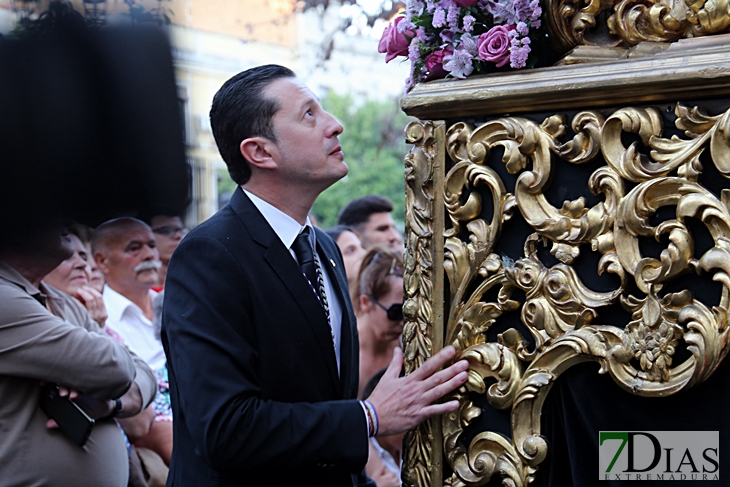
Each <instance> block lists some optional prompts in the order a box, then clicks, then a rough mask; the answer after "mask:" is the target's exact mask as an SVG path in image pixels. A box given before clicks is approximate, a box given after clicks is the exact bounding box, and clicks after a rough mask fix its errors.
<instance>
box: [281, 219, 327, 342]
mask: <svg viewBox="0 0 730 487" xmlns="http://www.w3.org/2000/svg"><path fill="white" fill-rule="evenodd" d="M311 231H312V230H311V227H310V226H305V227H304V230H302V232H301V233H300V234H299V235H297V238H296V239H295V240H294V243H293V244H292V246H291V248H292V250H293V251H294V254H295V255H296V256H297V260H298V261H299V268H300V269H301V270H302V273H303V274H304V275H305V276H306V278H307V280H308V281H309V285H310V286H311V287H312V290H313V291H314V293H315V294H316V295H317V298H318V299H319V303H320V304H321V305H322V308H324V314H325V315H327V323H329V321H330V309H329V305H328V304H327V293H325V291H324V278H323V277H322V267H320V265H319V260H318V259H317V258H316V257H315V255H314V250H313V249H312V241H311V240H310V237H309V236H310V234H311ZM331 326H332V325H331V324H330V327H331ZM333 338H334V336H333Z"/></svg>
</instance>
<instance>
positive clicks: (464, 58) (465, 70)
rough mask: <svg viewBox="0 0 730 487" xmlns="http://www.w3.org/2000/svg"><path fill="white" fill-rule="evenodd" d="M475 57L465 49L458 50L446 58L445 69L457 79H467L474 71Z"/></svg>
mask: <svg viewBox="0 0 730 487" xmlns="http://www.w3.org/2000/svg"><path fill="white" fill-rule="evenodd" d="M472 58H473V56H472V55H471V54H469V53H468V52H466V51H464V50H463V49H456V50H454V53H453V54H451V55H450V56H446V57H445V58H444V60H445V61H447V62H446V63H444V69H445V70H446V71H448V72H450V73H451V75H452V76H454V77H455V78H462V79H463V78H466V77H467V76H469V75H470V74H471V73H472V72H473V71H474V66H473V65H472Z"/></svg>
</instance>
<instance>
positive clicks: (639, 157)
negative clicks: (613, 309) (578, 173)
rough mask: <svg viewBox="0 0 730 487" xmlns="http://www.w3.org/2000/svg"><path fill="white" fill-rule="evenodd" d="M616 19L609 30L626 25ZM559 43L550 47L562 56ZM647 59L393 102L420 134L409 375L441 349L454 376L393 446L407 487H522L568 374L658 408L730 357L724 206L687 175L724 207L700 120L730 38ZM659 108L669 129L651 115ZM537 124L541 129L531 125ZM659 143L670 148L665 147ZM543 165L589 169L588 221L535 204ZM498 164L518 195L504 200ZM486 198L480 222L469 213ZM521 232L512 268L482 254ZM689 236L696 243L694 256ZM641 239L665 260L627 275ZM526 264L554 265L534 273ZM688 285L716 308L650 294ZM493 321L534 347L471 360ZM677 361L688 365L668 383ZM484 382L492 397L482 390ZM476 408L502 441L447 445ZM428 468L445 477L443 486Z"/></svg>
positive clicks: (410, 181)
mask: <svg viewBox="0 0 730 487" xmlns="http://www.w3.org/2000/svg"><path fill="white" fill-rule="evenodd" d="M625 3H626V4H628V3H627V2H626V1H624V2H621V4H620V5H622V7H621V8H622V9H623V10H621V9H619V8H618V7H616V10H615V12H616V13H615V14H614V16H612V17H611V18H614V19H619V18H624V19H626V18H630V17H631V16H630V15H629V14H627V13H626V12H627V11H628V10H630V9H628V7H627V5H624V4H625ZM725 3H727V2H725ZM560 5H562V8H567V7H565V6H566V5H572V6H573V7H575V6H576V5H577V3H575V2H574V3H571V2H567V1H563V2H560ZM598 5H599V6H600V5H601V4H600V2H599V3H598ZM637 5H638V6H637ZM661 5H662V4H659V3H657V4H655V5H654V6H653V7H651V8H654V9H655V10H656V9H659V10H660V11H661V12H664V14H665V15H664V16H662V15H659V17H657V18H659V19H660V20H661V22H665V23H667V22H669V23H671V22H670V20H669V17H668V15H669V14H668V13H667V12H671V9H670V10H669V11H667V10H666V9H664V10H662V8H663V7H662V8H660V7H661ZM703 5H704V4H703ZM707 5H709V4H707ZM591 6H593V7H595V4H594V2H590V3H587V4H586V5H584V6H583V7H584V9H589V8H593V7H591ZM726 6H727V5H726ZM665 7H666V5H665ZM556 8H557V7H556ZM632 8H634V10H632V12H634V14H636V15H639V14H640V15H649V13H647V9H648V10H651V8H649V7H647V6H646V2H643V3H642V4H641V5H639V4H635V5H634V7H632ZM619 10H620V12H622V13H619ZM555 11H556V10H555V9H553V10H552V12H553V17H552V19H553V21H554V19H555V18H556V16H555V13H554V12H555ZM573 11H574V12H575V8H574V10H573ZM642 12H643V13H642ZM726 12H728V13H727V15H730V10H726ZM584 13H585V12H584ZM622 16H623V17H622ZM690 17H691V16H690ZM652 18H653V17H652ZM672 18H673V17H672ZM718 18H720V17H717V16H716V17H715V20H717V19H718ZM722 18H723V19H724V18H725V17H722ZM662 19H663V20H662ZM583 21H585V18H583ZM615 22H618V20H615ZM626 22H628V21H626ZM626 22H624V24H626ZM632 22H634V23H636V19H634V20H633V21H632ZM657 22H659V21H657ZM661 22H660V24H661ZM698 22H699V21H698ZM718 22H719V21H718ZM723 22H724V20H723ZM629 23H630V22H629ZM639 24H640V26H642V29H644V30H643V31H641V32H644V34H646V35H643V34H642V35H643V37H642V35H639V34H638V33H637V32H639V31H637V30H636V29H634V30H631V29H630V28H629V27H624V28H622V29H623V30H622V32H624V31H625V32H629V31H630V32H632V34H631V35H629V34H626V35H623V36H619V37H621V39H623V41H621V42H623V44H621V43H619V44H618V45H623V46H624V47H621V48H620V49H623V52H624V53H625V52H627V50H628V48H626V43H627V42H628V43H629V44H631V42H633V41H636V40H637V39H638V41H637V42H639V41H642V40H647V39H649V40H657V39H658V37H656V36H655V37H656V38H655V37H651V36H650V35H649V34H647V32H648V31H647V29H649V27H650V26H649V27H647V25H648V24H647V23H641V22H639ZM681 24H682V25H679V24H677V25H675V27H676V28H675V31H679V30H682V29H683V30H682V32H683V33H682V35H676V37H672V36H674V35H675V34H676V32H675V34H672V36H668V37H666V36H665V37H664V38H662V39H661V40H676V39H677V38H682V37H686V36H687V35H692V34H691V33H692V32H695V35H696V29H697V28H698V27H697V26H698V25H700V24H701V22H700V23H697V24H696V23H693V21H692V19H691V18H689V17H687V18H686V19H684V20H683V21H682V22H681ZM565 25H567V24H565ZM570 25H573V26H574V24H570ZM661 25H664V24H661ZM703 25H704V24H703ZM713 25H716V26H717V25H720V24H718V23H716V24H713ZM722 25H723V26H724V27H722V28H723V29H727V27H728V25H730V22H727V23H724V24H722ZM680 27H681V29H680ZM614 29H618V28H616V27H615V26H614ZM656 29H659V28H658V27H657V28H656ZM693 29H695V30H693ZM618 30H621V29H618ZM639 30H641V29H639ZM659 30H661V29H659ZM575 32H578V31H575ZM575 32H573V34H571V35H567V34H566V35H565V38H561V39H562V40H561V42H562V43H564V44H565V43H567V44H570V42H572V43H573V45H576V42H575V41H576V39H578V38H579V37H580V36H578V34H576V33H575ZM612 32H613V31H612ZM625 32H624V33H625ZM657 32H658V30H657ZM655 34H656V32H655ZM632 35H633V37H631V36H632ZM566 39H567V40H566ZM581 39H583V38H581ZM568 41H570V42H568ZM629 41H631V42H629ZM584 44H585V43H584ZM634 44H635V43H634ZM652 46H654V47H652ZM652 46H648V47H647V46H646V45H642V44H638V45H635V47H636V48H638V49H635V50H634V51H633V52H644V53H651V54H647V55H643V56H641V57H635V58H624V59H615V60H610V61H605V60H604V61H603V62H600V63H593V64H591V63H582V62H581V63H577V64H568V65H564V66H559V67H552V68H545V69H538V70H532V71H525V72H515V73H505V74H499V75H493V76H488V77H481V78H480V77H474V78H471V79H467V80H463V81H457V82H454V81H437V82H432V83H428V84H425V85H419V86H417V87H416V88H415V89H414V90H413V91H412V92H411V93H410V94H409V95H407V96H406V97H405V98H404V99H403V101H402V107H403V109H404V110H405V111H406V113H408V114H409V115H414V116H416V117H418V118H419V119H420V120H419V121H415V122H412V123H411V124H410V125H409V126H408V127H407V128H406V139H407V141H408V142H409V143H410V144H413V148H412V149H411V151H410V153H409V154H408V156H407V157H406V160H405V173H406V244H407V251H406V259H405V265H406V277H405V296H404V298H405V301H404V314H405V319H406V323H405V328H404V349H405V353H406V373H410V372H411V371H412V370H414V369H415V368H417V367H418V366H419V365H420V364H421V363H423V361H424V360H425V359H427V358H428V357H429V356H431V355H432V354H433V353H434V352H435V351H437V350H439V349H440V348H442V347H443V346H444V345H448V344H451V345H454V346H455V347H456V348H457V350H458V351H459V354H458V358H465V359H467V360H468V361H469V362H470V369H469V380H468V383H467V384H466V385H465V386H464V387H462V388H461V389H460V390H458V391H456V392H455V393H454V394H453V398H456V399H458V400H459V401H460V403H461V407H460V409H459V411H458V412H456V413H453V414H449V415H446V416H444V417H443V418H438V419H435V420H432V421H430V422H426V423H424V424H423V425H421V426H420V427H419V428H418V429H416V430H414V431H411V432H409V433H408V434H407V435H406V440H405V458H404V465H403V480H404V484H405V485H409V486H419V487H426V486H431V487H440V486H442V485H450V486H464V485H469V486H474V485H484V484H485V483H487V482H488V481H489V480H490V478H492V476H493V475H499V476H500V477H501V478H502V479H503V481H504V483H505V485H515V486H523V485H527V484H529V483H530V482H532V480H534V478H535V475H536V474H537V472H538V468H539V465H540V463H541V462H542V461H543V460H544V459H545V456H546V453H547V448H548V445H547V443H546V441H545V438H544V437H542V436H541V434H540V433H541V431H540V413H541V409H542V405H543V401H544V400H545V397H546V395H547V393H548V391H549V390H550V387H551V386H552V384H553V383H554V382H555V381H556V380H557V378H558V377H559V376H560V374H561V373H562V372H564V371H565V370H566V369H568V368H569V367H571V366H573V365H574V364H576V363H580V362H585V361H594V362H598V363H599V364H600V367H601V369H600V372H601V373H607V374H609V375H610V376H611V377H612V378H613V380H614V381H615V383H616V384H618V386H620V387H621V388H623V389H624V390H626V391H628V392H630V393H632V394H637V395H642V396H665V395H668V394H673V393H676V392H677V391H679V390H682V389H687V388H690V387H692V386H693V385H696V384H698V383H700V382H702V381H704V380H706V379H707V378H708V377H709V376H710V375H711V374H712V373H713V371H714V370H715V369H716V368H717V367H718V365H719V364H720V362H721V361H722V360H723V358H724V357H725V355H726V354H727V352H728V350H729V349H730V348H729V347H730V343H729V341H728V330H729V329H730V328H729V327H728V305H729V300H730V189H722V190H721V191H719V193H718V192H715V193H713V192H712V191H710V190H709V189H708V188H707V187H706V186H705V185H703V184H702V174H703V171H705V170H706V169H707V167H703V165H705V166H707V165H708V164H712V165H713V167H714V169H713V170H716V171H717V172H718V173H719V174H720V175H721V177H722V178H724V179H725V181H724V183H723V187H724V188H730V184H726V183H728V181H727V180H728V179H730V110H727V108H728V106H730V105H727V106H725V109H724V110H723V111H721V112H719V113H716V109H717V106H718V105H717V103H715V102H710V101H706V100H707V99H714V100H718V99H722V100H730V98H729V97H730V36H728V35H721V36H714V37H707V38H695V39H684V40H682V41H680V42H675V43H673V44H667V45H662V46H660V48H655V47H656V44H655V43H654V44H652ZM608 47H609V51H608V52H615V49H616V46H608ZM603 49H604V52H606V51H605V45H604V47H603ZM611 49H614V51H611ZM593 52H594V53H595V51H593ZM569 57H570V56H569ZM603 59H606V57H603ZM668 105H670V106H671V107H672V109H673V111H674V117H675V118H674V127H667V126H666V123H665V120H664V118H663V117H662V114H661V112H660V108H661V109H664V110H666V107H667V106H668ZM607 107H613V108H607ZM615 107H618V108H615ZM540 112H547V113H548V115H547V116H544V117H543V118H542V120H539V121H535V114H537V113H540ZM568 112H572V113H574V115H572V116H570V117H568V116H567V115H566V113H568ZM522 114H524V116H523V115H522ZM670 129H671V131H675V132H676V131H679V133H680V135H679V136H677V135H673V136H671V137H668V136H666V132H667V131H669V130H670ZM627 135H631V136H632V137H633V138H634V139H635V140H634V142H633V143H631V144H627V143H626V140H627ZM501 151H503V155H502V156H501V162H500V161H499V157H497V160H496V162H495V158H494V157H492V156H493V155H494V154H498V153H499V152H501ZM557 160H560V161H562V162H565V163H568V164H572V165H581V164H586V163H588V162H592V163H595V162H596V161H602V162H603V164H598V168H597V169H596V170H595V171H593V173H592V174H591V177H590V180H589V184H588V186H589V187H588V188H586V189H587V190H589V191H590V192H591V193H592V194H594V195H596V196H598V199H599V202H598V203H597V204H595V205H592V206H588V205H587V203H586V200H585V199H584V198H577V199H574V200H566V201H564V202H563V203H562V206H561V207H556V206H553V205H552V204H551V203H550V202H549V200H548V198H546V196H545V190H546V188H548V187H549V186H550V184H551V180H552V177H553V176H554V173H555V172H556V171H557V167H558V166H557V165H556V161H557ZM495 164H503V165H504V167H505V168H506V170H507V172H508V173H509V174H511V175H515V176H516V181H515V183H514V187H513V188H512V187H509V188H508V187H507V185H506V184H505V182H504V181H503V178H501V177H500V175H499V174H498V172H497V171H496V170H495V168H496V166H495ZM564 166H565V165H564V164H563V166H562V167H564ZM485 194H486V195H488V197H489V198H490V200H491V201H490V202H489V203H490V206H491V208H492V209H493V211H492V215H491V217H485V212H484V211H483V210H484V206H485V201H484V198H485V196H483V195H485ZM662 207H672V208H674V216H673V218H669V219H665V220H664V221H662V222H660V223H654V221H653V220H652V218H653V217H654V215H655V214H656V212H657V211H659V209H660V208H662ZM518 212H519V214H520V215H521V217H522V218H524V220H525V221H526V222H527V224H528V225H529V226H530V227H531V229H532V231H533V233H532V234H531V235H530V236H529V237H528V238H527V239H526V241H525V242H524V255H523V257H522V258H520V259H518V260H515V261H511V260H510V259H507V258H505V257H504V256H503V255H499V254H497V253H495V252H494V248H495V244H496V243H497V242H498V240H499V239H500V237H501V236H502V234H503V232H504V231H505V229H507V228H509V220H510V218H511V217H512V216H513V215H516V214H517V213H518ZM690 219H693V220H697V221H699V222H701V223H702V224H703V225H704V227H705V228H706V230H707V232H709V234H710V235H711V237H712V242H713V244H712V246H711V248H709V249H708V250H706V251H703V252H701V253H700V254H698V252H697V251H696V249H695V237H694V236H693V232H692V230H691V228H690V227H688V225H687V222H688V220H690ZM641 239H655V240H656V241H657V242H660V243H661V244H662V245H664V250H662V251H661V253H660V255H659V256H658V257H656V258H655V257H652V256H645V255H642V251H641V247H640V245H639V241H640V240H641ZM543 245H548V246H549V249H550V253H551V254H552V255H553V256H554V258H555V259H557V262H558V263H557V264H555V265H552V266H548V265H546V264H545V263H543V262H542V261H541V259H540V258H539V256H538V249H539V248H540V247H541V246H543ZM585 249H591V250H592V251H594V252H599V253H600V254H601V258H600V261H599V264H598V268H597V269H596V272H597V273H598V274H602V273H610V274H613V275H615V276H617V278H618V281H619V282H620V285H619V286H618V287H616V288H615V289H613V290H610V291H607V292H597V291H594V290H592V289H590V288H589V287H588V286H587V285H586V284H584V282H583V281H582V280H581V278H580V277H579V275H578V273H577V272H576V271H575V269H574V267H573V264H574V262H575V261H576V259H577V258H578V257H579V255H580V254H581V251H585ZM689 273H693V274H696V275H698V276H700V277H701V278H705V279H709V280H714V281H717V282H719V283H721V284H722V293H721V298H720V300H719V302H716V303H706V302H703V299H704V298H703V297H702V296H697V295H695V294H693V292H692V289H682V290H681V291H679V292H664V291H663V289H666V288H665V286H666V285H667V284H668V283H676V282H677V279H678V278H679V279H681V277H682V276H684V275H687V274H689ZM495 293H496V294H495ZM517 294H519V296H520V298H517V297H516V295H517ZM487 295H496V296H497V297H496V299H490V298H487ZM523 295H524V298H522V297H521V296H523ZM618 303H620V304H621V306H623V307H624V308H625V309H626V310H628V311H629V312H630V313H631V320H630V321H629V322H628V323H626V324H625V326H624V327H618V326H613V325H607V324H605V323H603V322H602V319H601V316H602V314H601V313H602V310H603V309H604V308H605V307H606V306H609V305H614V304H618ZM505 313H519V316H520V321H521V323H522V325H524V327H525V328H526V329H527V330H528V332H529V334H530V335H531V337H530V338H531V341H528V340H527V339H526V338H525V337H524V336H523V335H522V334H521V333H520V331H519V330H517V329H515V328H510V329H508V330H506V331H505V332H503V333H501V334H499V337H498V339H497V341H491V342H490V341H487V338H486V333H487V331H488V330H489V329H490V327H492V326H493V325H494V324H495V323H497V322H498V321H499V320H500V317H502V315H503V314H505ZM680 344H682V346H686V349H687V350H688V351H689V352H690V355H689V358H687V359H686V360H684V361H682V363H678V364H677V363H674V361H673V358H674V355H675V350H676V349H677V347H678V346H679V345H680ZM487 378H491V379H495V380H496V382H495V383H494V384H492V385H491V386H489V387H487V386H486V384H485V379H487ZM475 393H476V394H479V395H483V396H485V397H486V399H487V400H488V402H489V404H490V405H491V406H492V407H495V408H498V409H508V410H510V418H511V430H512V436H511V438H507V437H505V436H503V435H500V434H498V433H494V432H489V431H483V432H480V433H479V434H477V435H476V437H474V438H473V440H471V442H470V443H469V444H468V445H466V444H464V443H463V440H462V435H463V432H464V428H465V427H466V426H467V425H468V424H470V423H471V422H472V421H473V420H474V419H475V418H476V417H478V416H479V415H480V414H481V413H482V410H481V408H480V407H478V406H477V405H475V404H474V403H473V402H472V401H471V399H470V395H473V394H475ZM444 462H445V463H446V464H448V467H449V468H448V469H447V470H448V471H449V472H453V474H452V475H450V476H449V477H448V478H444V473H443V472H444V470H445V469H444Z"/></svg>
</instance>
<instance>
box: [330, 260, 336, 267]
mask: <svg viewBox="0 0 730 487" xmlns="http://www.w3.org/2000/svg"><path fill="white" fill-rule="evenodd" d="M330 264H332V267H337V266H336V265H335V261H334V260H332V259H330Z"/></svg>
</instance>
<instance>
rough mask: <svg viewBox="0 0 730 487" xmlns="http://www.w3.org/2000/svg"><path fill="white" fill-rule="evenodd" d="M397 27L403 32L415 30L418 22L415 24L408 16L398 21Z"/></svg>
mask: <svg viewBox="0 0 730 487" xmlns="http://www.w3.org/2000/svg"><path fill="white" fill-rule="evenodd" d="M397 29H398V32H400V33H401V34H403V33H404V32H405V31H407V30H410V31H414V30H415V29H416V24H414V23H413V22H412V21H411V20H410V19H409V18H408V17H405V18H404V19H403V20H402V21H400V22H399V23H398V26H397Z"/></svg>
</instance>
